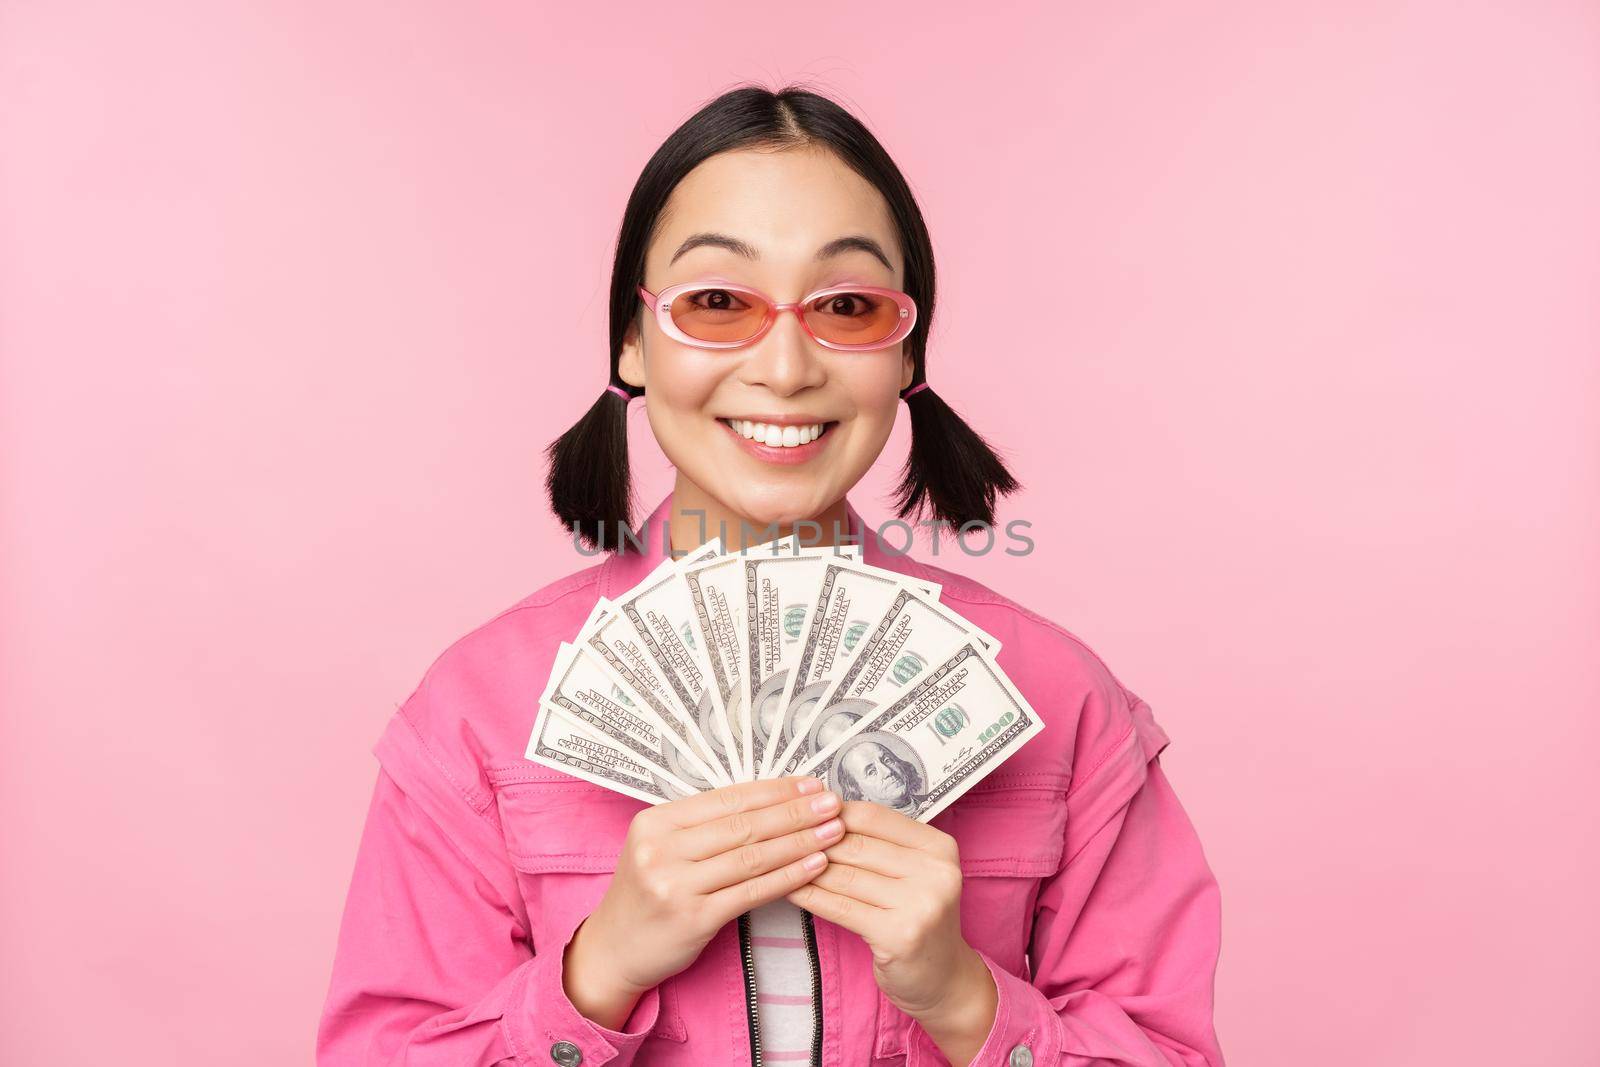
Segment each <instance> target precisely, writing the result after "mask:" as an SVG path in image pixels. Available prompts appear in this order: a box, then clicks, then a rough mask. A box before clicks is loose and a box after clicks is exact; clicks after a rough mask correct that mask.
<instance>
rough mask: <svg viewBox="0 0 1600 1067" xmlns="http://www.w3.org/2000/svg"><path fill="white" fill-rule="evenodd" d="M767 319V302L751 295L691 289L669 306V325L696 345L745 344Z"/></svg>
mask: <svg viewBox="0 0 1600 1067" xmlns="http://www.w3.org/2000/svg"><path fill="white" fill-rule="evenodd" d="M766 319H767V302H766V301H765V300H762V299H761V298H760V297H759V296H756V295H755V294H754V293H745V292H734V291H732V290H729V289H712V288H706V289H694V290H691V291H690V292H687V293H683V294H681V295H680V296H679V297H678V298H677V299H675V300H674V301H673V302H672V321H673V322H675V323H677V325H678V329H680V330H682V331H683V332H684V333H686V334H688V335H689V336H690V337H693V338H694V339H695V340H697V341H745V340H748V339H749V338H751V337H754V336H755V335H756V334H757V333H758V332H760V330H761V324H762V323H763V322H765V321H766Z"/></svg>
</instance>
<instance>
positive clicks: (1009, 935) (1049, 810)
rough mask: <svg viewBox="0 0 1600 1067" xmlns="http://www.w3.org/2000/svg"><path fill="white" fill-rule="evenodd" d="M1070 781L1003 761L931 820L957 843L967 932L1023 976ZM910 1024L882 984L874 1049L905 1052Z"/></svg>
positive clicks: (1060, 836)
mask: <svg viewBox="0 0 1600 1067" xmlns="http://www.w3.org/2000/svg"><path fill="white" fill-rule="evenodd" d="M1069 782H1070V777H1069V776H1068V775H1066V774H1052V773H1045V772H1039V771H1010V772H1008V771H1007V770H1006V769H1005V768H1003V767H1002V768H1000V769H999V770H996V771H995V772H993V773H992V774H990V775H989V776H988V777H987V778H985V779H984V780H983V781H981V782H979V783H978V784H977V785H976V786H973V787H972V789H970V790H969V791H968V792H967V793H966V794H965V795H963V796H962V797H961V799H960V800H957V801H956V802H955V803H954V804H952V805H950V807H949V808H947V809H945V810H944V811H943V812H941V813H940V814H939V815H937V816H935V817H934V819H933V820H932V822H931V825H933V826H936V827H938V828H939V829H941V830H943V831H944V832H945V833H947V834H949V835H950V836H952V837H954V838H955V839H956V845H957V847H958V849H959V850H960V854H961V933H962V936H963V937H965V938H966V940H967V943H968V944H970V945H972V946H973V947H974V948H978V949H982V950H983V951H984V952H986V953H988V954H989V955H990V956H991V957H992V958H993V959H994V960H995V962H996V963H998V964H1000V965H1001V966H1002V967H1005V968H1006V969H1007V970H1009V971H1011V972H1012V973H1013V974H1019V975H1022V976H1024V977H1027V976H1028V974H1029V971H1028V963H1027V948H1028V939H1029V937H1030V935H1031V934H1032V932H1033V905H1034V902H1035V901H1036V900H1037V899H1038V896H1039V883H1040V882H1041V881H1042V880H1043V879H1045V878H1048V877H1049V876H1050V875H1052V874H1054V873H1055V872H1056V870H1057V868H1058V867H1060V865H1061V857H1062V848H1063V846H1064V842H1065V831H1066V823H1067V802H1066V791H1067V786H1068V784H1069ZM912 1025H913V1023H912V1019H911V1017H910V1016H908V1015H906V1014H905V1013H904V1012H902V1011H901V1010H900V1009H899V1008H897V1007H895V1006H894V1004H893V1002H891V1001H890V1000H889V998H888V997H886V996H884V995H883V993H882V992H881V991H880V992H879V993H878V1026H877V1041H876V1044H875V1046H874V1049H873V1054H874V1055H875V1056H877V1057H880V1058H884V1059H892V1058H894V1057H896V1056H904V1055H906V1047H907V1043H908V1042H909V1040H910V1032H911V1027H912Z"/></svg>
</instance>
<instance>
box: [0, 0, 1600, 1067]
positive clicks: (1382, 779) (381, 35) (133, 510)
mask: <svg viewBox="0 0 1600 1067" xmlns="http://www.w3.org/2000/svg"><path fill="white" fill-rule="evenodd" d="M949 9H950V14H949V15H948V16H945V17H941V18H938V19H934V20H928V19H927V18H926V17H925V16H926V13H927V11H928V10H929V8H928V6H927V5H925V4H909V3H894V4H870V5H860V4H832V3H823V4H814V5H811V6H809V7H804V8H793V9H787V8H782V7H777V6H772V5H757V6H756V7H754V8H751V7H748V6H746V7H743V8H738V9H737V10H735V9H732V8H729V7H728V6H727V5H721V4H717V5H712V4H706V5H696V4H688V5H684V4H678V5H669V6H667V7H662V6H660V5H648V6H646V5H637V6H630V7H628V8H625V9H624V8H620V7H617V6H615V5H612V6H608V7H606V8H605V9H604V14H603V15H602V14H600V12H601V10H602V9H600V8H595V7H594V6H593V5H571V4H548V5H510V4H494V5H490V4H480V5H461V4H452V5H446V4H438V5H418V4H399V5H396V4H377V3H345V4H310V3H273V4H256V5H248V6H247V5H239V4H207V3H190V4H169V3H146V4H137V5H130V4H87V3H76V4H74V3H65V2H55V3H37V2H35V3H25V2H12V3H8V4H5V5H4V7H3V8H0V134H3V142H0V156H3V163H0V301H3V304H0V343H3V348H0V352H3V367H0V370H3V376H4V377H3V383H0V384H3V388H0V465H3V467H0V475H3V493H4V496H3V499H0V536H3V539H4V540H3V556H0V566H3V571H0V590H3V595H4V603H3V609H4V614H3V625H4V634H3V643H0V656H3V662H0V701H3V715H4V718H3V738H0V761H3V766H0V772H3V773H0V803H3V807H4V822H3V825H4V828H5V830H4V850H5V875H4V877H3V878H0V959H3V960H4V961H5V962H4V965H3V966H0V983H3V988H0V1013H3V1018H0V1060H3V1061H4V1062H7V1063H17V1064H21V1063H46V1062H48V1063H53V1064H88V1063H91V1062H95V1063H99V1062H105V1060H106V1057H107V1056H108V1055H109V1056H110V1057H111V1058H113V1059H115V1060H116V1061H117V1062H119V1063H124V1064H138V1065H143V1064H152V1065H153V1064H169V1063H175V1062H219V1061H220V1062H228V1063H235V1064H247V1065H255V1064H260V1065H267V1064H284V1063H297V1062H298V1063H303V1062H307V1061H308V1060H309V1058H310V1050H311V1041H312V1035H313V1032H314V1028H315V1024H316V1018H317V1013H318V1009H319V1007H320V1005H321V1001H322V997H323V995H324V992H325V989H326V983H327V976H328V969H329V965H330V955H331V951H332V947H333V941H334V934H335V930H336V926H337V923H338V918H339V912H340V908H341V906H342V902H343V893H344V889H345V886H346V884H347V879H348V876H349V872H350V868H351V864H352V862H353V859H354V850H355V845H356V840H357V835H358V833H359V831H360V826H361V820H362V818H363V815H364V813H365V804H366V800H367V796H368V793H369V790H370V789H371V786H372V782H373V776H374V774H375V771H376V765H375V761H374V760H373V758H372V756H371V754H370V751H369V749H370V746H371V745H372V743H373V742H374V741H375V740H376V738H377V736H378V733H379V731H380V729H381V728H382V726H383V724H384V723H385V721H386V720H387V719H388V717H389V715H390V714H391V713H392V712H393V710H394V708H395V706H396V705H397V704H398V703H399V702H400V701H401V700H403V699H404V698H405V696H406V695H407V694H408V693H409V692H410V691H411V688H412V686H414V685H415V683H416V681H417V680H418V679H419V678H420V677H421V674H422V672H423V670H424V669H425V668H426V667H427V666H428V665H429V663H431V662H432V660H433V658H434V657H435V656H436V655H437V654H438V653H439V652H440V651H442V650H443V649H444V647H445V646H446V645H448V644H449V643H450V642H451V641H453V640H455V639H456V638H457V637H459V636H461V635H462V634H464V633H465V632H466V631H467V630H469V629H471V628H473V627H475V626H476V625H478V624H479V623H480V622H483V621H485V620H486V619H487V618H488V617H490V616H491V615H492V614H494V613H495V612H497V611H499V610H500V609H501V608H503V607H505V606H507V605H509V604H510V603H512V602H513V601H515V600H516V599H518V598H520V597H521V596H523V595H524V594H526V593H528V592H530V591H532V590H533V589H534V588H536V587H537V586H539V585H541V584H543V583H545V582H546V581H549V580H551V579H553V578H555V577H557V576H559V575H561V574H563V573H566V572H568V571H570V570H573V569H575V568H576V567H578V566H581V565H584V564H585V563H587V562H588V561H587V560H583V559H580V558H579V557H577V556H576V555H575V554H574V552H573V551H572V549H571V547H570V545H569V542H568V541H567V540H566V538H565V535H564V533H563V532H562V531H561V530H560V529H559V528H558V526H557V525H556V524H555V522H554V520H553V519H552V518H551V516H550V515H549V513H548V512H547V510H546V508H545V504H544V501H543V497H542V492H541V487H540V479H541V477H542V471H543V468H542V466H541V460H540V451H539V450H540V449H541V448H542V447H543V445H544V444H545V443H546V442H547V441H549V440H550V439H551V438H552V437H553V436H555V434H557V433H558V432H559V431H560V430H562V429H564V428H565V427H566V426H567V425H568V424H569V423H570V422H571V421H572V420H573V419H574V418H575V417H576V416H577V414H578V413H579V412H580V411H581V410H582V408H583V407H584V406H585V405H587V404H588V403H589V402H590V401H591V400H592V399H593V398H594V397H595V396H596V395H597V394H598V392H599V390H600V388H601V387H602V385H603V383H604V378H605V371H604V362H605V358H604V345H605V329H606V323H605V301H606V285H607V271H608V269H609V265H610V252H611V247H612V242H613V240H614V238H615V233H616V228H617V225H618V222H619V220H620V217H621V210H622V206H623V202H624V200H625V198H626V196H627V193H628V191H629V189H630V187H631V185H632V183H633V181H634V179H635V178H636V176H637V174H638V172H639V169H640V167H641V166H642V165H643V163H644V161H645V159H646V158H647V156H648V155H649V153H650V152H651V151H653V150H654V148H655V147H656V145H657V144H658V143H659V142H660V140H661V139H662V138H664V137H665V136H666V135H667V134H668V133H669V132H670V130H671V129H672V128H673V127H674V126H675V125H676V124H677V123H678V122H679V121H681V120H682V119H683V118H684V117H686V116H687V115H688V114H689V113H690V112H691V111H693V110H694V109H695V108H696V107H698V106H699V104H700V103H701V102H702V101H704V100H705V99H708V98H709V97H711V96H713V95H715V94H716V93H717V92H719V91H721V90H723V89H725V88H729V87H731V86H732V85H734V84H736V83H738V82H742V81H746V80H752V79H753V80H757V81H760V82H763V83H765V84H768V85H774V84H781V83H782V82H783V81H785V80H788V79H790V78H797V77H809V78H812V79H814V80H815V82H816V83H817V84H818V86H819V87H820V88H823V89H825V90H826V91H828V92H830V93H833V94H835V95H837V96H838V97H840V98H842V99H843V101H844V102H845V103H846V104H847V105H848V106H850V107H852V108H853V109H855V110H856V111H857V112H858V114H861V115H862V116H863V117H864V118H865V119H866V120H867V121H868V123H869V124H870V125H871V126H872V127H873V128H874V129H875V130H876V131H877V132H878V133H879V134H880V136H881V137H882V138H883V140H884V142H885V144H886V145H887V147H888V149H889V151H890V152H891V153H892V154H893V155H894V156H895V157H896V159H897V160H898V161H899V162H900V164H901V166H902V167H903V168H904V169H905V171H906V173H907V174H908V175H909V177H910V180H911V181H912V183H913V186H914V188H915V189H916V191H917V193H918V195H919V196H920V197H921V199H922V204H923V207H924V210H925V211H926V213H927V216H928V220H929V225H930V227H931V230H932V233H933V235H934V241H935V247H936V249H937V251H938V253H939V255H940V260H939V269H940V275H941V294H942V299H941V301H940V303H939V307H938V310H937V313H936V320H935V326H934V330H933V342H932V350H931V356H930V378H931V380H932V381H933V383H934V384H935V386H936V387H937V388H938V389H939V390H940V392H941V393H942V394H943V395H945V396H946V397H947V398H948V399H950V400H951V401H952V403H954V404H955V405H956V406H957V407H958V408H959V409H961V410H962V411H963V412H964V413H965V414H966V415H967V416H968V417H969V418H970V420H971V421H972V422H973V423H974V425H976V426H977V427H978V428H979V429H980V430H982V431H984V432H986V433H988V434H990V435H991V437H992V438H993V439H994V440H995V441H996V443H998V444H1000V445H1001V446H1003V447H1004V449H1005V450H1006V451H1007V453H1008V454H1009V455H1010V456H1011V458H1012V460H1013V462H1014V463H1015V466H1016V470H1017V473H1018V474H1019V476H1020V477H1021V478H1022V480H1023V481H1024V482H1025V483H1026V484H1027V485H1028V488H1029V491H1028V493H1027V494H1026V495H1025V496H1023V497H1020V498H1013V500H1012V501H1011V502H1009V503H1008V504H1007V506H1006V507H1005V509H1004V511H1003V513H1002V519H1012V518H1022V519H1027V520H1028V521H1030V522H1032V524H1033V529H1032V531H1031V533H1032V536H1033V537H1034V538H1035V540H1036V542H1037V546H1038V548H1037V551H1036V553H1035V554H1033V555H1032V556H1029V557H1026V558H1020V559H1019V558H1013V557H1008V556H1003V555H998V554H997V555H994V556H991V557H987V558H982V559H964V558H961V557H960V556H957V557H956V558H955V560H954V565H955V566H957V567H958V568H959V569H964V570H966V571H968V572H969V573H971V574H973V575H975V576H976V577H978V578H980V579H981V580H983V581H986V582H988V583H990V584H991V585H993V586H994V587H996V588H997V589H999V590H1000V591H1001V592H1004V593H1008V594H1010V595H1013V596H1015V597H1017V598H1019V599H1021V600H1022V601H1023V602H1024V603H1026V604H1028V605H1030V606H1032V607H1035V608H1037V609H1038V610H1040V611H1043V612H1045V613H1046V614H1048V615H1050V616H1052V617H1054V618H1056V619H1057V620H1059V621H1060V622H1062V623H1063V624H1064V625H1066V626H1067V627H1068V628H1069V629H1071V630H1073V631H1074V632H1076V633H1078V634H1079V635H1080V636H1082V637H1083V638H1084V639H1085V640H1087V641H1088V642H1089V643H1090V644H1091V645H1092V646H1093V647H1094V648H1095V649H1096V650H1098V651H1099V652H1100V653H1101V654H1102V655H1103V656H1104V657H1105V658H1106V659H1107V660H1108V662H1109V663H1110V664H1111V665H1112V667H1113V669H1114V670H1115V671H1116V672H1117V673H1118V675H1119V676H1120V677H1122V679H1123V680H1124V681H1125V682H1127V684H1129V686H1130V687H1132V688H1133V689H1134V690H1135V691H1137V692H1139V693H1140V694H1141V695H1143V696H1144V697H1145V698H1146V699H1148V700H1149V701H1150V702H1151V703H1152V705H1153V706H1154V707H1155V708H1156V711H1157V715H1158V718H1159V720H1160V721H1161V722H1162V723H1163V725H1164V726H1165V727H1166V728H1167V729H1168V730H1169V731H1170V732H1171V734H1172V735H1173V738H1174V743H1173V745H1172V747H1171V748H1170V749H1168V751H1167V754H1166V756H1165V757H1164V762H1165V765H1166V767H1167V769H1168V772H1169V774H1170V775H1171V776H1172V778H1173V779H1174V781H1175V782H1176V783H1177V787H1178V790H1179V792H1180V795H1181V796H1182V797H1183V799H1184V801H1185V804H1186V805H1187V807H1188V809H1189V811H1190V813H1191V815H1192V816H1193V818H1194V820H1195V822H1196V824H1197V825H1198V827H1199V829H1200V832H1201V834H1202V837H1203V840H1204V841H1205V844H1206V849H1207V855H1208V857H1209V859H1210V860H1211V862H1212V864H1213V866H1214V868H1215V870H1216V872H1217V874H1218V877H1219V878H1220V880H1221V882H1222V886H1223V901H1224V924H1225V925H1224V950H1223V957H1222V961H1221V966H1220V971H1219V976H1218V1011H1217V1015H1218V1026H1219V1031H1220V1033H1221V1036H1222V1040H1223V1045H1224V1048H1225V1049H1226V1050H1227V1052H1228V1054H1229V1058H1230V1063H1231V1064H1234V1065H1248V1064H1289V1063H1292V1064H1296V1065H1299V1067H1324V1065H1327V1067H1332V1065H1336V1064H1337V1065H1344V1064H1348V1063H1352V1062H1362V1063H1371V1064H1383V1065H1412V1064H1415V1065H1433V1064H1442V1063H1457V1064H1485V1065H1486V1064H1491V1063H1495V1064H1498V1063H1504V1062H1509V1061H1514V1062H1516V1063H1519V1064H1556V1063H1562V1064H1567V1063H1575V1062H1579V1061H1584V1062H1588V1061H1589V1059H1590V1058H1591V1057H1592V1056H1593V1055H1594V1049H1595V1048H1596V1042H1597V1037H1600V1032H1597V1028H1596V1023H1595V1018H1596V1016H1595V1013H1594V1005H1595V1003H1596V999H1597V995H1600V982H1597V963H1596V948H1597V944H1596V942H1597V937H1596V934H1597V933H1600V929H1597V927H1600V921H1597V919H1596V912H1595V909H1594V908H1593V906H1592V904H1591V905H1584V904H1583V900H1584V899H1591V900H1592V894H1593V893H1594V888H1595V884H1596V879H1595V876H1596V874H1597V870H1596V868H1597V865H1600V864H1597V856H1596V851H1595V840H1596V833H1597V830H1600V826H1597V825H1596V824H1597V810H1600V809H1597V805H1596V803H1595V799H1594V795H1593V792H1592V791H1591V790H1590V789H1589V783H1590V781H1592V780H1593V771H1592V768H1593V761H1594V742H1595V741H1596V739H1597V738H1596V735H1597V730H1596V720H1595V713H1596V710H1597V707H1600V656H1597V655H1596V652H1597V650H1596V636H1597V633H1600V626H1597V623H1600V618H1597V615H1600V607H1597V605H1600V597H1597V592H1600V554H1596V553H1595V551H1594V549H1595V546H1596V543H1597V535H1600V477H1597V476H1600V469H1597V468H1600V411H1597V404H1596V398H1597V396H1600V360H1597V358H1596V357H1597V354H1600V301H1597V300H1596V296H1597V293H1600V197H1596V196H1595V190H1596V189H1600V140H1597V138H1596V132H1595V131H1596V130H1597V129H1600V10H1597V9H1596V7H1595V6H1594V5H1593V4H1585V3H1568V4H1557V3H1526V2H1522V3H1503V4H1498V5H1494V4H1467V5H1462V4H1445V3H1409V4H1391V3H1359V4H1358V3H1348V2H1341V3H1326V4H1304V3H1302V4H1283V3H1256V4H1242V3H1231V4H1225V5H1220V6H1218V5H1207V6H1206V9H1205V10H1203V11H1202V10H1200V9H1199V7H1198V6H1194V7H1191V6H1188V5H1171V6H1167V7H1164V6H1161V5H1154V4H1145V3H1140V4H1123V5H1088V4H1076V5H1070V6H1069V5H1059V4H1038V5H1026V6H1020V5H1019V6H1014V7H1012V8H1010V9H1009V10H1011V11H1014V12H1016V15H1015V17H1014V18H1008V17H1002V16H999V15H998V14H997V9H996V8H995V7H994V6H993V5H949ZM1030 310H1031V314H1030V313H1029V312H1030ZM632 420H633V423H632V425H633V430H634V446H635V449H636V451H635V457H636V470H637V472H638V475H639V478H640V480H641V483H642V484H641V492H640V503H641V504H642V505H648V504H653V503H654V502H655V501H656V500H657V499H659V497H660V495H661V494H662V493H664V492H665V491H666V489H667V487H668V485H669V478H670V468H669V467H668V466H667V464H666V462H665V460H664V459H663V457H662V456H661V454H660V452H659V451H658V450H657V449H655V447H654V444H653V441H652V440H651V438H650V433H649V427H648V423H647V422H646V421H645V415H644V411H643V409H642V407H641V406H639V405H635V406H634V408H633V414H632ZM904 433H905V425H904V419H902V425H901V426H900V427H899V428H898V429H897V433H896V436H895V438H894V440H893V441H892V442H891V444H890V447H889V449H888V450H887V451H886V452H885V454H884V460H883V462H882V463H881V464H880V469H879V470H877V471H876V472H875V473H874V475H873V477H872V478H871V480H870V481H869V482H868V483H865V484H863V485H862V486H861V487H859V488H858V489H857V491H856V492H855V493H854V494H852V500H854V501H855V503H856V504H857V506H858V507H859V508H860V509H861V510H862V511H863V513H864V514H865V515H866V516H867V517H868V518H869V519H872V518H875V517H876V518H883V517H887V514H888V513H887V510H886V508H885V507H884V506H883V504H882V503H881V499H882V497H881V492H882V490H883V488H884V487H885V486H886V485H888V484H889V483H890V481H891V479H892V477H893V474H894V471H895V468H896V467H897V466H898V464H899V462H900V459H901V457H902V456H903V454H904V447H905V437H904ZM921 551H922V553H923V554H924V556H925V557H927V553H928V549H927V547H926V545H924V546H923V547H922V549H921ZM954 551H956V550H955V549H954V548H953V546H951V545H949V544H946V545H945V546H944V547H943V553H950V552H954ZM928 558H931V557H928ZM941 561H944V560H943V559H942V558H941ZM1508 1057H1509V1061H1508V1059H1507V1058H1508Z"/></svg>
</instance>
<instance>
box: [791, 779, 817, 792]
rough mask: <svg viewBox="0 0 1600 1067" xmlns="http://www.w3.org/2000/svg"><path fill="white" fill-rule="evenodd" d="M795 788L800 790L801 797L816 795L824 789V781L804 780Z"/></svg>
mask: <svg viewBox="0 0 1600 1067" xmlns="http://www.w3.org/2000/svg"><path fill="white" fill-rule="evenodd" d="M795 788H797V789H799V790H800V795H801V796H805V795H806V794H807V793H815V792H816V791H817V790H819V789H821V788H822V779H821V778H802V779H800V782H799V784H798V785H797V786H796V787H795Z"/></svg>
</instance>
